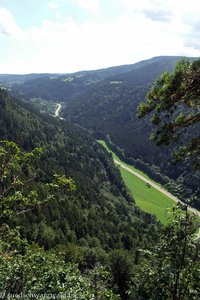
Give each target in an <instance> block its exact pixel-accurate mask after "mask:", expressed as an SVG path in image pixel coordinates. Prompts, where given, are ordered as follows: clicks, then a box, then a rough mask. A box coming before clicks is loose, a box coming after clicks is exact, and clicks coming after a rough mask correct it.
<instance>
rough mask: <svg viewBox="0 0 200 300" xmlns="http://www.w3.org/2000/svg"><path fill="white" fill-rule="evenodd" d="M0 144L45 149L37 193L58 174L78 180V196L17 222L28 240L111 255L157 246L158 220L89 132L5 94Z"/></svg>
mask: <svg viewBox="0 0 200 300" xmlns="http://www.w3.org/2000/svg"><path fill="white" fill-rule="evenodd" d="M0 128H1V132H0V139H9V140H13V141H15V142H17V143H18V144H19V145H20V146H21V147H22V148H23V149H25V150H29V149H32V148H34V147H36V146H37V147H38V146H39V147H43V148H44V155H43V156H42V158H41V160H40V161H39V162H38V163H37V166H36V167H37V169H38V177H37V178H36V180H35V181H34V183H33V185H34V188H35V189H37V190H38V192H40V194H41V197H42V193H43V190H42V189H41V185H40V182H48V180H49V179H51V178H52V174H53V173H59V174H65V175H66V176H70V177H72V178H74V180H75V181H76V184H77V190H76V192H75V193H73V194H70V195H68V194H66V195H64V196H63V195H61V194H59V193H58V194H57V197H56V199H54V201H52V202H50V203H49V204H48V205H47V204H46V205H43V206H42V207H39V208H37V209H35V210H33V211H31V212H28V213H26V214H24V215H21V217H20V219H18V220H16V222H17V224H20V225H21V230H22V233H23V235H24V236H26V237H28V239H29V240H30V241H37V242H39V243H40V244H42V245H44V246H45V247H46V248H49V247H52V246H55V245H56V244H66V243H69V242H73V243H79V244H83V245H86V244H87V245H88V246H90V247H93V246H99V245H101V246H103V247H104V248H106V249H113V248H126V249H137V248H138V247H141V246H143V245H147V244H148V243H149V241H151V240H152V241H153V240H155V238H156V236H157V233H156V232H157V231H156V227H157V224H156V222H155V219H154V218H153V217H152V216H150V215H148V214H144V213H142V212H141V211H140V210H139V209H137V208H136V207H135V205H134V202H133V199H132V198H131V197H130V196H129V195H128V193H127V190H126V188H125V186H124V184H123V182H122V179H121V177H120V173H119V171H118V169H117V168H116V167H114V165H113V161H112V159H111V158H110V156H109V155H108V154H107V153H106V151H105V150H104V149H103V148H102V147H101V146H100V145H98V144H97V143H96V142H95V141H94V140H93V139H92V138H90V137H89V136H88V135H87V134H86V133H85V132H84V131H83V130H80V129H77V128H76V127H74V126H73V125H70V124H68V123H67V122H59V121H57V120H56V119H54V118H50V117H45V116H41V115H39V114H37V113H36V112H33V111H30V110H27V109H25V107H23V106H22V105H21V103H17V102H16V100H15V99H13V98H12V97H11V96H10V95H9V94H7V92H6V91H4V90H0Z"/></svg>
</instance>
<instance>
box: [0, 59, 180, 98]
mask: <svg viewBox="0 0 200 300" xmlns="http://www.w3.org/2000/svg"><path fill="white" fill-rule="evenodd" d="M176 60H177V57H170V58H169V57H157V58H152V59H150V60H145V61H142V62H138V63H136V64H132V65H122V66H117V67H110V68H106V69H100V70H93V71H80V72H76V73H72V74H63V75H61V74H30V75H0V82H1V81H3V82H4V84H5V83H6V82H9V84H10V85H11V86H12V91H13V93H14V95H15V96H16V97H19V98H22V99H24V100H28V99H30V98H37V97H40V98H43V99H45V100H54V101H69V100H72V99H74V98H75V97H77V96H79V95H81V94H83V93H84V92H86V91H88V90H89V89H90V88H91V87H92V86H94V85H95V84H96V83H97V82H100V81H101V80H104V79H105V78H107V77H109V76H115V75H116V74H124V73H128V72H131V71H133V70H138V71H139V70H140V68H141V67H142V66H143V65H148V64H152V63H154V62H160V63H161V64H164V65H165V67H164V66H163V67H164V69H167V68H170V67H171V68H172V66H173V64H174V62H175V61H176Z"/></svg>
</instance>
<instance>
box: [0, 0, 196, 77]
mask: <svg viewBox="0 0 200 300" xmlns="http://www.w3.org/2000/svg"><path fill="white" fill-rule="evenodd" d="M160 55H181V56H193V57H200V5H199V0H190V1H188V0H167V1H166V0H164V1H163V0H0V61H1V63H0V74H5V73H10V74H11V73H12V74H27V73H71V72H76V71H81V70H92V69H100V68H106V67H110V66H117V65H124V64H133V63H135V62H138V61H141V60H144V59H149V58H152V57H154V56H160Z"/></svg>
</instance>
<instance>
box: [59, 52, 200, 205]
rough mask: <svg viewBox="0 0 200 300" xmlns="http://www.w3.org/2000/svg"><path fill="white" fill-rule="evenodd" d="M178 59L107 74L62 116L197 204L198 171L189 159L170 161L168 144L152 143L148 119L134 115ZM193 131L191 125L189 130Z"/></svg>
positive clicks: (161, 60) (72, 102)
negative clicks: (161, 77)
mask: <svg viewBox="0 0 200 300" xmlns="http://www.w3.org/2000/svg"><path fill="white" fill-rule="evenodd" d="M177 60H178V58H173V57H163V58H155V59H153V60H149V61H148V63H144V64H143V65H142V66H139V68H137V69H135V70H133V71H131V72H128V73H125V74H117V75H115V76H112V77H108V78H106V79H105V80H103V81H101V82H99V83H98V84H96V85H95V86H94V87H92V88H91V89H90V90H89V91H87V92H86V93H84V94H82V95H80V96H79V97H77V98H76V99H75V100H74V101H71V102H70V103H68V104H67V106H66V110H65V111H64V112H63V114H64V117H66V118H68V119H69V120H70V121H72V122H73V123H77V124H79V125H81V126H83V127H85V128H87V129H89V130H90V132H91V133H92V134H93V135H94V136H96V137H97V138H102V139H105V140H107V142H108V143H109V144H110V146H111V147H112V148H113V150H114V151H116V152H117V153H118V154H119V155H121V157H123V158H124V159H126V160H127V161H128V162H130V163H133V164H134V165H135V166H136V167H138V168H140V169H142V170H144V171H145V172H147V173H148V174H149V175H150V176H151V177H152V178H153V179H155V180H158V181H160V182H161V183H163V184H168V183H169V182H170V178H171V179H173V180H175V181H176V182H174V183H173V182H171V183H170V189H171V191H172V192H173V193H175V194H176V195H177V196H178V197H180V198H181V199H183V200H184V199H186V198H188V197H190V199H193V200H192V201H193V205H195V206H196V207H199V203H198V202H197V198H199V193H200V191H199V183H198V182H199V174H198V173H197V172H196V173H195V174H194V173H193V171H192V169H191V167H190V166H189V164H188V163H186V164H183V165H178V166H177V165H174V162H173V158H172V156H171V154H172V152H173V150H174V149H173V147H171V148H170V147H168V148H167V149H166V148H165V147H157V146H156V145H155V144H154V143H153V142H152V141H150V140H149V136H150V133H151V131H152V124H151V123H150V121H149V120H148V119H144V118H143V119H142V120H140V119H139V118H138V117H137V106H138V104H139V103H141V102H142V101H144V99H145V97H146V95H147V93H148V91H149V90H150V88H151V86H152V84H153V83H154V82H155V80H156V78H158V76H159V75H161V73H163V72H164V71H169V70H172V69H173V67H174V65H175V62H176V61H177ZM194 130H195V129H194Z"/></svg>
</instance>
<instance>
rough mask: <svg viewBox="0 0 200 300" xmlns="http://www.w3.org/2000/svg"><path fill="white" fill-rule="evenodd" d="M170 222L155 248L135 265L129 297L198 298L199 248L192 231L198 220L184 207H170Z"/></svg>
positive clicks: (176, 299) (164, 299)
mask: <svg viewBox="0 0 200 300" xmlns="http://www.w3.org/2000/svg"><path fill="white" fill-rule="evenodd" d="M172 212H173V221H172V222H171V224H169V225H168V226H167V227H166V228H165V231H164V234H163V236H162V238H161V241H160V243H159V244H158V245H157V246H156V248H155V249H153V250H152V252H150V251H145V252H143V261H142V263H141V265H140V266H139V268H138V270H137V268H136V270H135V275H134V279H133V286H132V292H131V295H132V296H131V297H133V298H131V299H136V298H137V299H141V300H142V299H149V300H150V299H151V300H156V299H161V300H162V299H163V300H184V299H185V300H187V299H194V300H195V299H199V296H200V289H199V280H200V277H199V267H200V256H199V248H198V245H197V244H196V242H195V240H194V238H193V234H194V232H195V230H196V228H197V223H196V220H195V218H194V216H192V215H191V214H189V213H188V211H187V207H185V211H184V212H183V211H182V210H181V211H180V209H177V208H174V209H173V211H172Z"/></svg>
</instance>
